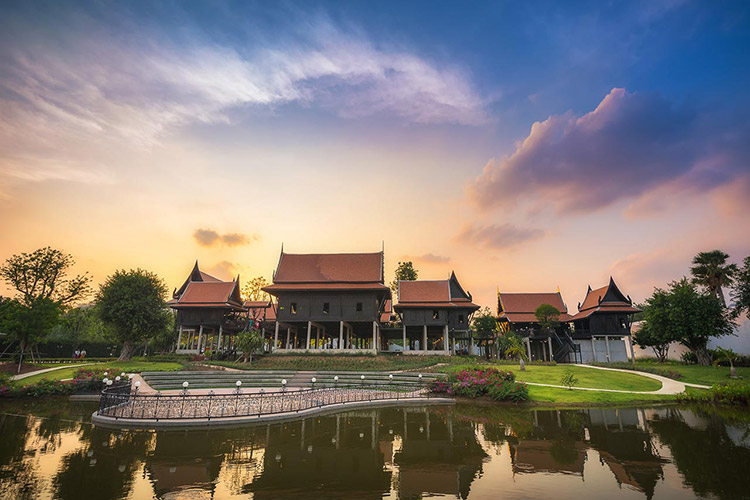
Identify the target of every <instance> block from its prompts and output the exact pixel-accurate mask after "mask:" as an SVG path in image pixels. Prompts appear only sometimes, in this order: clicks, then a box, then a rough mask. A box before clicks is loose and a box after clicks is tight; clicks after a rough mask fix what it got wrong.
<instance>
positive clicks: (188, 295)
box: [177, 281, 239, 305]
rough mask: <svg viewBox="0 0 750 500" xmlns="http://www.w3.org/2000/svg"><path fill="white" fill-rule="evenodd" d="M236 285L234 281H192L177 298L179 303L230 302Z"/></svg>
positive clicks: (220, 303)
mask: <svg viewBox="0 0 750 500" xmlns="http://www.w3.org/2000/svg"><path fill="white" fill-rule="evenodd" d="M235 286H236V283H235V282H234V281H191V282H190V283H188V286H187V288H186V289H185V292H184V293H183V294H182V295H181V296H180V298H179V299H177V304H178V305H199V304H218V305H222V304H228V303H229V302H230V301H231V297H232V291H233V290H234V287H235ZM235 305H239V304H235Z"/></svg>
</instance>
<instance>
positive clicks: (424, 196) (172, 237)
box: [0, 0, 750, 312]
mask: <svg viewBox="0 0 750 500" xmlns="http://www.w3.org/2000/svg"><path fill="white" fill-rule="evenodd" d="M748 88H750V4H748V3H747V2H729V1H727V2H691V1H679V0H668V1H653V0H649V1H644V2H637V1H624V2H600V1H596V2H572V1H571V2H513V3H511V2H500V1H492V2H472V3H468V4H467V3H465V2H448V1H439V2H434V1H426V2H419V1H410V2H369V1H347V2H292V1H284V2H244V1H243V2H219V1H215V2H213V1H212V2H205V3H200V2H176V1H175V2H169V1H164V2H107V1H97V2H90V3H86V2H35V1H17V2H13V1H9V2H3V3H2V6H0V234H2V238H0V259H2V260H4V259H6V258H8V257H10V256H11V255H13V254H16V253H19V252H25V251H32V250H34V249H36V248H39V247H43V246H47V245H49V246H52V247H55V248H59V249H61V250H64V251H65V252H67V253H71V254H72V255H73V256H74V258H75V259H76V262H77V263H76V271H79V272H83V271H87V272H89V273H90V274H91V276H92V278H93V280H94V282H95V283H99V282H101V281H103V280H104V278H105V277H106V276H107V275H108V274H110V273H112V272H114V271H115V270H116V269H128V268H136V267H140V268H144V269H148V270H151V271H154V272H156V273H157V274H159V275H160V276H161V277H162V278H163V279H164V280H165V281H166V283H167V285H168V287H169V288H170V289H171V288H173V287H178V286H179V285H180V284H181V282H182V281H183V280H184V278H185V277H186V276H187V274H188V273H189V271H190V269H191V267H192V265H193V263H194V261H195V260H196V259H197V260H198V261H199V263H200V266H201V268H202V269H204V270H205V271H207V272H210V273H213V274H215V275H217V276H219V277H221V278H225V279H229V278H231V277H234V276H237V275H240V276H241V279H242V280H243V281H245V280H247V279H250V278H251V277H254V276H261V275H262V276H264V277H266V278H267V279H269V280H270V279H271V275H272V272H273V270H274V269H275V267H276V264H277V261H278V258H279V252H280V249H281V246H282V244H283V247H284V250H285V251H287V252H290V253H307V252H360V251H361V252H376V251H379V250H380V249H381V247H382V246H384V248H385V255H386V274H387V279H388V280H390V279H391V278H392V276H393V271H394V269H395V267H396V264H397V263H398V262H399V261H403V260H411V261H413V262H414V264H415V267H416V268H417V269H418V271H419V276H420V278H425V279H444V278H447V277H448V275H449V274H450V271H451V270H455V272H456V273H457V276H458V278H459V280H460V281H461V283H462V284H463V286H464V287H465V288H466V289H468V290H469V291H470V292H472V293H473V295H474V298H475V301H476V302H478V303H479V304H481V305H487V306H490V307H493V308H494V307H495V304H496V298H495V295H496V291H497V289H498V288H499V289H500V290H502V291H508V292H532V291H555V290H557V288H558V287H559V288H560V290H561V291H562V294H563V298H564V299H565V301H566V303H567V305H568V308H569V311H571V312H575V311H576V310H577V308H576V305H577V303H578V302H580V301H582V300H583V297H584V295H585V292H586V287H587V286H588V285H591V286H592V287H598V286H603V285H604V284H606V283H607V281H608V279H609V277H610V276H613V277H614V279H615V280H616V281H617V283H618V285H619V286H620V288H621V289H622V290H623V291H624V293H626V294H629V295H630V296H631V297H632V298H633V299H634V300H636V301H642V300H643V299H645V298H646V297H647V296H649V295H650V294H651V292H652V291H653V288H654V287H655V286H659V287H664V286H666V284H667V283H668V282H669V281H672V280H675V279H679V278H680V277H681V276H683V275H685V274H687V273H688V272H689V267H690V261H691V259H692V257H693V256H694V255H695V254H696V253H697V252H699V251H704V250H712V249H715V248H719V249H722V250H724V251H726V252H728V253H729V254H730V256H731V260H732V261H734V262H739V261H741V260H742V258H744V257H745V256H747V255H750V223H748V215H747V214H748V213H750V92H749V91H748ZM6 292H7V290H6ZM0 293H2V290H0Z"/></svg>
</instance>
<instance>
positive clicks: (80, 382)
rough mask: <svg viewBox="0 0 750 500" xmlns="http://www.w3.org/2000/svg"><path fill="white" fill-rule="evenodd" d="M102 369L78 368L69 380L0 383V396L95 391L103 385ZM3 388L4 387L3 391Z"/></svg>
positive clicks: (48, 394)
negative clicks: (17, 384)
mask: <svg viewBox="0 0 750 500" xmlns="http://www.w3.org/2000/svg"><path fill="white" fill-rule="evenodd" d="M102 379H104V370H94V369H91V368H80V369H79V370H78V371H76V372H75V374H74V375H73V378H72V379H71V380H48V379H42V380H40V381H39V382H37V383H35V384H29V385H25V386H7V388H6V386H3V385H2V383H0V396H4V395H8V396H15V397H23V396H29V397H40V396H56V395H66V394H73V393H76V392H96V391H99V390H101V389H102V388H103V387H104V384H103V383H102ZM3 389H6V390H5V391H3Z"/></svg>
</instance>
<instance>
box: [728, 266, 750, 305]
mask: <svg viewBox="0 0 750 500" xmlns="http://www.w3.org/2000/svg"><path fill="white" fill-rule="evenodd" d="M734 277H735V282H734V287H733V289H732V300H734V310H733V311H732V313H733V316H734V317H735V318H738V317H740V316H741V315H742V312H743V311H744V312H745V315H746V316H747V319H750V257H745V260H744V261H743V262H742V267H740V268H739V269H737V272H736V274H735V276H734Z"/></svg>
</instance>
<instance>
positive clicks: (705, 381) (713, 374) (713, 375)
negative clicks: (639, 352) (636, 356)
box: [635, 361, 750, 385]
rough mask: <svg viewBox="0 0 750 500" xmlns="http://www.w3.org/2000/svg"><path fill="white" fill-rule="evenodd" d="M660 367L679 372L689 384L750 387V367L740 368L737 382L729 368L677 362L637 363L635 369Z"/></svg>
mask: <svg viewBox="0 0 750 500" xmlns="http://www.w3.org/2000/svg"><path fill="white" fill-rule="evenodd" d="M649 367H659V368H663V369H667V370H673V371H676V372H679V373H680V374H681V375H682V378H680V382H685V383H688V384H701V385H714V384H725V383H730V382H731V383H738V384H745V385H750V367H738V368H737V376H738V377H740V378H738V379H736V380H734V379H731V378H729V367H727V366H701V365H686V364H684V363H679V362H676V361H667V362H664V363H657V362H651V361H636V363H635V368H636V369H642V368H649Z"/></svg>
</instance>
